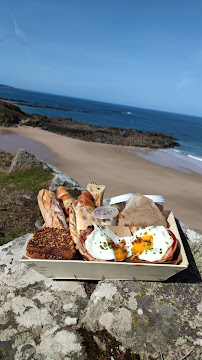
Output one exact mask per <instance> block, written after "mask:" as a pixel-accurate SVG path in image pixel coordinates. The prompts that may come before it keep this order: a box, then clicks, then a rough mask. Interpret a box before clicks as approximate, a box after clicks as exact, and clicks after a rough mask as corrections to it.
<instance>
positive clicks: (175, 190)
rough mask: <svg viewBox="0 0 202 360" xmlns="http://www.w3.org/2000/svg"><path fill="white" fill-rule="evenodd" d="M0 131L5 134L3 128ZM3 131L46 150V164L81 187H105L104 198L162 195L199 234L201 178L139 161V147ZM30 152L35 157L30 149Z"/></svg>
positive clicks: (38, 131) (201, 226)
mask: <svg viewBox="0 0 202 360" xmlns="http://www.w3.org/2000/svg"><path fill="white" fill-rule="evenodd" d="M0 130H1V131H3V130H4V131H5V128H0ZM6 131H7V134H9V132H10V134H16V135H18V136H22V137H23V138H28V139H31V140H33V141H35V142H39V143H40V144H42V145H43V146H45V147H47V149H48V150H49V151H50V152H51V153H52V159H51V156H50V154H49V163H50V164H51V163H52V164H53V165H56V166H57V167H58V168H60V169H61V170H62V171H63V172H65V173H66V174H68V175H69V176H71V177H72V178H74V179H75V180H76V181H77V182H78V183H79V184H81V185H82V186H83V187H85V186H86V185H87V183H88V182H90V181H95V182H96V183H98V184H99V183H100V184H105V186H106V192H105V197H111V196H116V195H119V194H125V193H129V192H133V193H135V192H139V193H141V194H145V195H146V194H147V195H149V194H152V195H163V196H164V197H165V198H166V205H165V209H172V210H173V212H174V215H175V217H176V218H178V219H179V220H180V221H182V222H183V223H185V224H186V225H188V226H189V227H191V228H192V229H193V230H195V231H197V232H199V233H202V222H201V215H202V205H201V204H202V176H201V175H199V174H197V173H194V172H192V173H189V174H188V173H183V172H180V171H177V170H175V169H171V168H168V167H164V166H161V165H157V164H154V163H151V162H150V161H148V160H145V159H142V158H140V157H138V156H136V155H135V152H139V151H141V148H135V147H124V146H119V145H108V144H100V143H92V142H86V141H82V140H77V139H72V138H69V137H66V136H62V135H58V134H54V133H51V132H48V131H45V130H41V129H39V128H31V127H22V126H20V127H18V128H12V129H8V128H7V129H6ZM36 144H37V143H36ZM21 147H23V145H22V146H21ZM0 148H1V144H0ZM36 148H37V146H36ZM125 150H132V151H133V153H130V152H128V151H125ZM7 151H8V150H7ZM41 151H42V153H41V155H43V150H41ZM32 153H33V154H35V150H34V146H33V150H32ZM37 156H39V153H38V154H37ZM41 158H42V156H41Z"/></svg>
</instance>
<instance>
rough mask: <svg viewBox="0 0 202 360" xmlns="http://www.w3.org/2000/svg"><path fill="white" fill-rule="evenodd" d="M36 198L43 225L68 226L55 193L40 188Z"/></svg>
mask: <svg viewBox="0 0 202 360" xmlns="http://www.w3.org/2000/svg"><path fill="white" fill-rule="evenodd" d="M37 199H38V204H39V208H40V210H41V213H42V216H43V218H44V221H45V226H47V227H54V228H58V229H66V230H68V228H69V226H68V224H67V222H66V218H65V215H64V212H63V210H62V208H61V205H60V203H59V200H58V199H57V197H56V195H55V193H54V192H53V191H49V190H46V189H42V190H40V191H39V193H38V197H37Z"/></svg>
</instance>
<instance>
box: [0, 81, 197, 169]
mask: <svg viewBox="0 0 202 360" xmlns="http://www.w3.org/2000/svg"><path fill="white" fill-rule="evenodd" d="M0 98H6V99H9V100H15V101H20V102H23V104H24V105H23V106H22V105H20V106H19V105H18V106H19V107H20V108H21V109H22V110H23V111H25V112H27V113H32V114H33V113H34V114H41V115H46V116H54V117H60V118H72V119H73V120H76V121H78V122H81V123H89V124H93V125H101V126H105V127H118V128H130V129H135V130H143V131H150V132H159V133H163V134H166V135H172V136H175V137H176V138H177V139H178V140H177V141H178V143H179V144H180V146H179V147H177V148H176V150H177V151H178V152H179V151H180V152H181V153H182V154H184V155H185V156H188V155H189V158H190V159H191V157H190V155H191V156H193V159H194V160H195V161H197V160H198V162H200V163H201V164H202V117H196V116H189V115H183V114H174V113H168V112H163V111H156V110H149V109H142V108H137V107H132V106H124V105H116V104H110V103H104V102H98V101H91V100H84V99H78V98H73V97H67V96H59V95H52V94H46V93H41V92H33V91H27V90H20V89H11V88H3V87H0ZM26 104H31V105H37V106H41V107H39V108H32V107H29V106H26ZM43 106H51V107H56V108H58V109H49V108H43ZM59 108H62V109H64V110H61V109H59Z"/></svg>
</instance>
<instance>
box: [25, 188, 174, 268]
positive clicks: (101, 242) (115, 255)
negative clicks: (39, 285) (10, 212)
mask: <svg viewBox="0 0 202 360" xmlns="http://www.w3.org/2000/svg"><path fill="white" fill-rule="evenodd" d="M87 188H88V189H89V190H90V191H88V190H87V189H86V190H84V191H83V192H82V193H81V194H80V195H79V196H78V198H77V200H74V199H73V198H72V197H71V195H70V194H69V193H68V191H67V190H66V189H65V188H64V187H63V186H59V187H58V189H57V191H56V195H57V196H56V195H55V193H54V192H53V191H48V190H45V189H42V190H40V191H39V194H38V203H39V207H40V209H41V212H42V215H43V217H44V221H45V228H42V229H40V230H41V232H40V230H39V231H38V232H36V234H35V235H34V237H33V239H32V247H30V242H29V244H28V246H27V255H28V256H30V257H33V258H39V259H42V258H43V259H53V257H54V259H56V260H57V259H62V260H64V259H73V258H74V256H75V252H76V250H75V247H76V249H77V250H78V253H80V255H82V257H83V259H85V260H88V261H127V262H152V263H161V262H166V261H170V260H172V257H173V254H174V252H175V250H176V247H177V240H176V238H175V236H174V235H173V234H172V233H171V232H170V231H169V230H168V229H167V226H168V224H167V221H166V218H165V217H164V215H163V213H162V212H161V211H160V210H159V209H158V207H157V206H156V205H155V203H154V202H153V201H152V200H151V199H149V198H146V197H145V196H143V195H141V194H138V193H136V194H135V195H133V196H132V197H130V198H129V200H128V201H127V202H126V205H125V207H124V209H123V210H121V211H120V213H119V212H118V211H117V209H116V208H114V207H113V206H97V205H96V204H95V201H96V200H97V199H98V197H97V198H96V196H95V195H96V194H98V195H99V201H98V202H97V204H100V203H102V200H101V199H102V196H103V192H104V189H105V187H104V185H97V184H95V183H94V182H91V183H89V184H88V185H87ZM93 190H94V193H93ZM92 194H93V195H94V197H93V196H92ZM61 205H62V206H61ZM115 205H116V204H115ZM62 207H63V209H64V210H67V213H68V214H69V218H68V220H69V226H68V224H67V221H66V219H65V214H64V212H63V210H62ZM106 211H107V216H108V218H109V214H110V216H111V217H112V215H113V214H112V213H111V211H115V212H116V216H114V218H113V221H117V218H118V221H117V223H115V225H118V226H109V224H108V223H110V221H111V218H110V219H108V218H107V219H105V218H103V216H105V215H106V214H105V212H106ZM109 220H110V221H109ZM106 221H107V222H106ZM110 224H111V223H110ZM47 229H48V230H47ZM57 231H59V232H60V233H59V232H57ZM61 231H62V232H64V233H63V234H62V232H61ZM65 234H66V235H65ZM67 234H68V235H67ZM61 239H63V240H61ZM57 241H58V242H57ZM65 241H66V243H65ZM34 242H35V245H36V246H35V247H34V246H33V244H34ZM50 244H51V245H50ZM74 244H75V245H74ZM65 246H66V247H65Z"/></svg>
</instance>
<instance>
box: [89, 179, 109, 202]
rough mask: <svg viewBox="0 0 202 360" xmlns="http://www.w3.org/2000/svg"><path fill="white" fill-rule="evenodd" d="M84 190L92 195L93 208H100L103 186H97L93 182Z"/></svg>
mask: <svg viewBox="0 0 202 360" xmlns="http://www.w3.org/2000/svg"><path fill="white" fill-rule="evenodd" d="M86 190H88V191H89V193H90V194H91V195H92V197H93V199H94V202H95V206H96V207H97V206H101V205H102V200H103V196H104V191H105V185H98V184H96V183H95V182H90V183H89V184H88V185H87V187H86Z"/></svg>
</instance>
